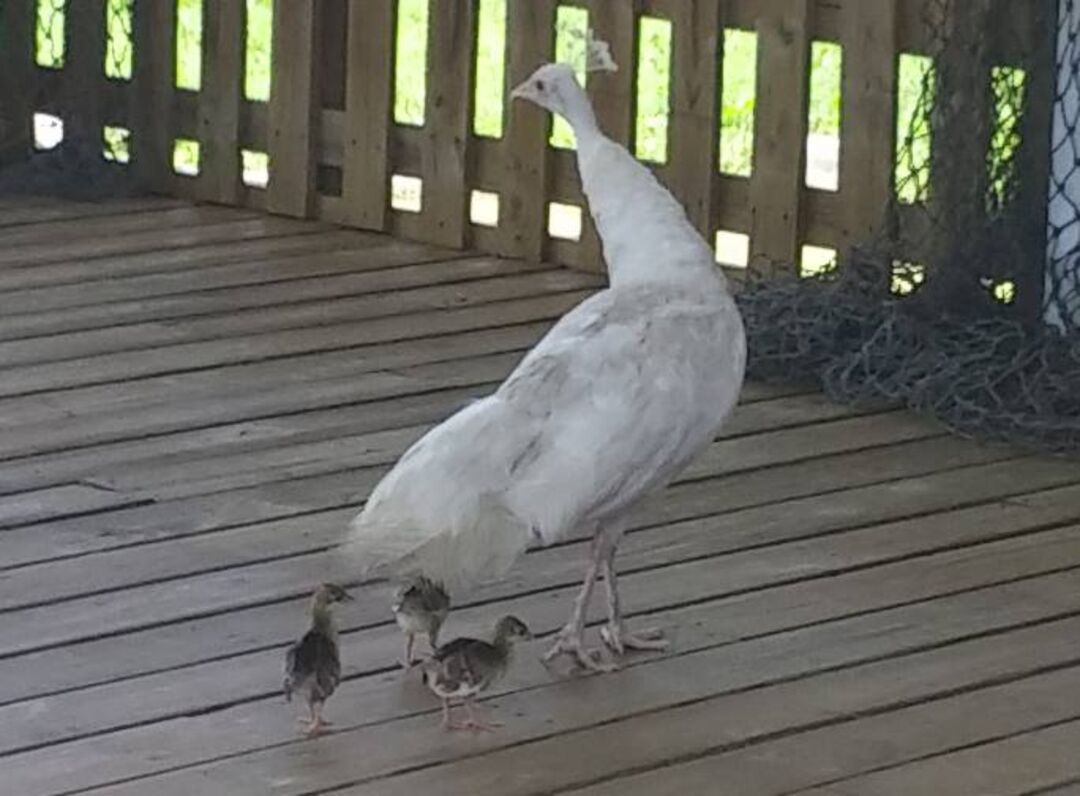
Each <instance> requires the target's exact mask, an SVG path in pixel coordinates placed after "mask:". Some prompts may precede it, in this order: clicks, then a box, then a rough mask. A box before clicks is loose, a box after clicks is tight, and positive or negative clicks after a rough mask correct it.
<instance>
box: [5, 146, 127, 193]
mask: <svg viewBox="0 0 1080 796" xmlns="http://www.w3.org/2000/svg"><path fill="white" fill-rule="evenodd" d="M13 160H14V162H12V163H10V164H7V165H4V164H3V163H2V161H0V196H55V197H58V198H61V199H71V200H73V201H82V202H88V201H95V200H100V199H109V198H120V197H125V196H134V195H137V194H139V193H142V190H141V189H140V187H139V186H138V185H137V183H136V181H135V180H134V179H133V178H132V177H131V175H130V174H129V172H128V171H127V170H126V169H124V168H123V167H121V166H118V165H117V164H115V163H111V162H109V161H107V160H105V159H104V158H103V157H102V144H101V143H100V142H99V141H97V140H95V139H91V138H89V137H87V136H79V135H68V136H65V138H64V140H63V141H61V142H60V143H59V144H57V145H56V146H55V147H53V148H52V149H47V150H43V151H36V152H33V153H32V154H30V155H29V156H28V157H23V158H21V159H13Z"/></svg>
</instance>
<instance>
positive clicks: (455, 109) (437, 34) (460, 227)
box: [420, 0, 478, 248]
mask: <svg viewBox="0 0 1080 796" xmlns="http://www.w3.org/2000/svg"><path fill="white" fill-rule="evenodd" d="M477 3H478V0H457V2H453V3H440V2H435V3H432V5H431V30H432V34H433V35H432V36H431V38H430V44H429V54H428V87H427V108H426V111H425V114H424V117H425V120H426V124H425V129H424V135H423V139H422V140H423V145H422V149H421V151H420V156H421V162H422V166H423V175H422V176H423V179H424V200H423V202H424V204H423V214H422V216H421V218H422V221H423V223H422V225H421V229H422V237H423V239H424V240H426V241H428V242H430V243H437V244H440V245H443V246H452V247H457V248H460V247H461V246H463V245H464V244H465V238H466V230H467V218H468V209H469V206H468V200H469V194H470V192H469V186H468V174H467V165H468V158H467V152H466V147H467V142H468V140H469V133H470V126H471V122H472V107H473V75H474V72H475V64H476V18H477Z"/></svg>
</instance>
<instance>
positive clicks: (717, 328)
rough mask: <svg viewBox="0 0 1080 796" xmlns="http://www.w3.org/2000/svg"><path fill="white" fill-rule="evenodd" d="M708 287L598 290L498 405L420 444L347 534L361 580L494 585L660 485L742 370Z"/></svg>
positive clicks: (717, 414)
mask: <svg viewBox="0 0 1080 796" xmlns="http://www.w3.org/2000/svg"><path fill="white" fill-rule="evenodd" d="M740 323H741V322H740V321H739V317H738V313H737V312H736V311H735V309H734V304H733V303H732V302H731V300H730V298H729V297H727V295H726V293H724V292H723V290H722V289H720V288H719V287H718V288H717V290H716V291H715V294H713V292H711V291H710V290H709V289H708V288H705V289H702V288H701V287H700V286H697V290H696V291H695V292H693V293H691V292H689V291H687V290H685V289H683V288H678V287H673V288H668V289H665V288H663V287H661V286H658V285H656V284H652V285H648V286H640V287H638V288H634V289H625V290H618V291H616V290H609V291H605V292H604V293H600V294H598V295H596V296H594V297H592V298H591V299H589V300H588V301H586V302H584V303H583V304H581V305H580V306H579V307H577V308H576V309H575V310H574V311H572V312H571V313H569V314H568V315H566V316H565V317H564V318H563V319H562V320H561V321H560V322H559V323H558V324H557V325H556V326H555V327H554V328H553V329H552V330H551V332H549V334H548V335H547V336H546V337H545V338H544V339H543V340H542V341H541V342H540V343H539V344H538V345H537V346H536V348H534V349H533V350H532V351H531V352H530V353H529V355H528V356H527V357H526V358H525V359H524V360H523V361H522V362H521V364H520V365H519V366H518V368H517V369H516V370H515V371H514V372H513V373H512V374H511V375H510V377H509V378H508V379H507V380H506V382H505V383H504V384H503V385H502V386H501V387H500V388H499V390H498V391H497V392H496V393H495V394H494V395H491V396H489V397H487V398H485V399H483V400H481V401H478V402H477V403H475V404H472V405H471V406H469V407H467V408H465V409H463V410H462V411H460V412H458V413H457V414H456V415H454V416H453V417H451V418H450V419H449V420H447V421H446V422H445V423H443V424H442V425H440V426H438V427H437V428H435V429H433V430H432V431H431V432H429V433H428V434H427V435H425V436H424V437H423V438H422V439H421V440H419V441H418V442H417V443H416V444H415V445H414V446H413V447H412V448H411V449H410V450H409V451H408V452H407V453H406V454H405V455H404V456H403V457H402V459H401V460H400V461H399V462H398V464H397V465H396V466H395V467H394V469H393V470H392V471H391V472H390V473H389V474H388V475H387V477H386V478H385V479H384V480H383V481H382V482H381V483H380V484H379V486H378V487H377V488H376V490H375V492H374V493H373V494H372V496H371V499H370V500H369V502H368V504H367V506H366V507H365V509H364V511H363V512H362V513H361V514H360V516H359V517H357V519H356V520H354V522H353V525H352V534H351V538H350V542H349V544H348V546H347V548H348V549H349V550H350V551H351V552H352V553H353V554H354V555H356V556H357V557H359V558H360V559H361V561H362V563H363V564H364V565H365V566H366V568H371V567H378V566H383V565H393V566H394V567H395V568H396V569H411V568H416V569H420V570H423V571H424V572H426V573H427V574H429V575H430V576H432V577H438V578H442V579H444V580H446V581H447V582H448V583H451V584H454V585H464V584H468V583H472V582H475V581H476V580H477V579H480V578H491V577H497V576H499V575H501V574H502V573H503V572H505V570H506V569H508V568H509V566H510V565H511V564H512V563H513V560H514V558H516V556H517V555H519V554H520V553H521V552H522V551H523V550H524V549H525V547H526V546H527V545H528V543H529V541H530V540H533V539H536V540H539V541H542V542H544V543H550V542H553V541H555V540H558V539H560V538H563V537H565V535H566V534H567V533H569V532H570V531H571V530H572V529H573V528H575V527H577V526H579V525H581V524H582V523H589V522H595V521H598V520H599V519H601V518H602V517H604V516H606V515H608V514H610V513H611V512H614V511H618V510H620V509H622V508H624V507H626V506H628V505H630V504H631V503H633V502H634V501H635V500H637V499H638V498H639V497H641V496H642V495H643V494H644V493H646V492H647V491H649V490H650V489H653V488H655V487H657V486H660V485H662V484H664V483H666V481H667V480H669V479H670V478H671V477H672V476H673V475H674V474H675V472H677V471H678V470H679V469H680V468H681V467H682V466H684V465H685V464H686V462H687V461H688V460H689V459H690V458H691V457H692V456H693V455H694V454H695V453H696V452H697V451H698V450H699V449H700V448H701V447H702V446H703V445H704V444H706V443H707V442H708V441H709V439H711V437H712V435H713V434H714V433H715V431H716V429H717V428H718V427H719V425H720V423H721V422H722V420H723V419H724V417H725V416H726V415H727V413H728V412H729V411H730V409H731V407H732V406H733V405H734V403H735V399H736V397H737V394H738V390H739V388H740V386H741V382H742V368H743V362H744V359H745V352H744V350H743V342H742V334H741V326H740Z"/></svg>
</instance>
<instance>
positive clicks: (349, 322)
mask: <svg viewBox="0 0 1080 796" xmlns="http://www.w3.org/2000/svg"><path fill="white" fill-rule="evenodd" d="M0 241H2V242H3V244H4V245H3V246H0V290H2V291H3V292H2V293H0V308H2V309H0V366H2V370H0V423H2V427H0V457H2V460H0V493H2V495H3V496H2V497H0V528H2V529H3V530H0V567H2V569H0V611H2V612H3V621H2V623H0V756H2V757H0V766H2V770H3V776H4V788H3V790H5V792H10V793H19V794H35V795H40V796H44V795H45V794H60V793H74V792H80V793H82V792H86V791H89V792H94V793H110V794H132V795H134V794H154V795H155V796H164V795H166V794H178V795H179V794H183V796H190V794H195V793H200V794H212V793H213V794H217V793H222V794H226V793H227V794H230V796H241V795H242V794H266V793H275V794H315V793H319V794H322V793H335V794H346V793H348V794H364V795H365V796H369V795H371V796H375V795H378V796H385V795H388V794H402V795H404V794H410V795H411V794H470V795H476V796H479V795H481V794H490V795H491V796H514V795H515V794H554V793H560V794H561V793H570V792H573V793H575V794H589V795H590V796H600V794H611V796H615V794H619V796H631V795H632V794H649V795H650V796H656V795H658V794H680V796H682V795H683V794H705V793H725V794H738V796H746V795H747V794H781V793H795V792H800V793H801V792H808V791H812V792H813V793H815V794H858V795H859V796H868V795H869V794H901V793H903V794H909V793H918V794H989V793H993V794H1026V793H1033V792H1035V791H1038V792H1044V791H1043V790H1040V789H1048V790H1046V792H1054V793H1061V794H1064V793H1078V792H1080V790H1078V786H1077V785H1076V784H1075V783H1076V782H1077V781H1078V780H1080V754H1077V749H1080V525H1078V524H1077V523H1078V522H1080V468H1078V467H1077V466H1076V465H1074V464H1068V463H1062V462H1056V461H1048V460H1041V459H1033V458H1026V457H1020V456H1017V455H1016V454H1015V453H1012V452H1010V451H1009V450H1007V449H1002V448H985V447H979V446H977V445H974V444H971V443H968V442H965V441H961V440H957V439H954V438H950V437H948V436H946V435H944V434H943V433H942V432H941V431H940V430H939V429H938V428H936V427H934V426H933V425H930V424H928V423H926V422H924V421H922V420H919V419H915V418H913V417H911V416H909V415H907V414H905V413H902V412H879V413H870V414H868V413H860V412H856V411H852V410H850V409H847V408H844V407H840V406H836V405H833V404H830V403H828V402H827V401H825V400H824V399H823V398H822V397H821V396H819V395H816V394H807V393H805V392H803V391H800V390H798V389H783V388H775V387H765V386H761V385H749V386H748V387H747V389H746V393H745V399H744V405H743V406H742V407H741V408H740V410H739V412H738V414H737V416H736V417H735V419H734V421H733V422H732V423H730V424H729V426H728V428H727V429H725V434H724V437H723V438H722V439H720V440H718V441H717V442H716V443H715V444H714V445H713V446H712V447H711V448H710V449H709V451H708V452H707V454H706V455H705V456H703V457H702V458H701V459H700V460H699V461H698V462H696V463H695V464H694V465H693V466H692V467H691V468H690V469H689V470H688V471H687V472H686V473H685V474H684V476H683V477H682V479H681V480H680V481H679V482H678V483H677V484H676V485H675V486H673V487H672V488H671V489H669V490H668V491H667V492H666V493H664V494H663V495H662V496H660V497H659V498H658V499H655V500H652V501H650V502H649V503H648V505H646V506H644V507H642V509H641V510H640V511H639V512H638V514H637V517H636V521H635V524H634V526H633V529H632V531H631V533H630V534H629V535H628V536H627V538H626V541H625V542H624V544H623V547H622V550H621V554H620V558H619V565H620V569H621V571H622V572H623V573H625V577H624V580H623V583H624V587H623V588H624V592H625V600H626V603H627V608H628V610H629V611H630V612H631V613H632V615H633V617H634V619H633V622H634V623H635V624H642V623H648V624H659V625H661V626H663V627H665V628H668V629H669V630H670V632H671V634H672V636H673V638H674V645H673V649H672V650H671V652H670V653H667V654H664V655H649V656H640V657H635V658H633V659H632V660H631V661H630V665H628V666H627V667H626V668H625V669H624V670H623V671H621V672H619V673H617V674H614V675H610V676H606V677H567V676H565V674H564V673H563V672H561V671H559V672H552V671H548V670H546V669H545V668H544V667H542V666H541V665H540V664H539V663H538V661H537V656H538V654H539V652H540V651H541V649H542V645H543V644H544V643H545V641H546V640H545V639H541V640H539V641H537V642H536V643H535V644H532V645H529V646H528V647H527V648H525V649H524V650H522V651H521V653H520V654H519V657H518V659H517V661H516V664H515V666H514V667H513V669H512V671H511V673H510V675H509V676H508V677H507V679H506V680H505V681H504V683H503V686H502V688H501V689H500V690H499V691H498V692H497V693H496V694H494V695H493V697H492V699H491V700H489V705H490V706H491V707H492V709H494V710H496V711H497V713H498V715H499V717H500V718H501V719H502V720H504V721H505V722H506V725H507V726H506V727H505V728H504V729H503V730H502V731H500V732H498V733H496V734H494V735H491V736H484V737H478V738H471V737H448V736H446V735H444V734H443V733H441V732H440V731H439V730H438V729H437V720H438V719H437V708H438V706H437V704H436V703H435V702H434V701H433V699H432V698H431V697H430V696H429V695H428V694H427V693H426V692H425V691H424V690H423V689H422V688H421V686H420V685H419V683H418V681H417V680H416V678H404V677H403V676H402V675H401V674H400V673H399V672H398V671H397V670H396V669H395V662H396V659H397V656H398V655H399V653H400V642H401V639H400V636H399V634H398V632H397V630H396V628H395V627H394V626H393V625H392V624H391V622H390V621H388V619H389V617H388V611H387V595H386V592H385V590H384V589H382V588H370V589H367V590H358V591H359V593H358V595H357V596H358V597H359V599H358V601H357V602H356V603H355V604H354V605H353V607H351V608H350V609H349V610H347V611H346V612H344V613H343V614H342V624H343V631H344V632H343V635H342V641H343V654H344V658H345V663H346V675H347V680H346V682H344V683H343V684H342V687H341V689H340V691H339V693H338V694H337V695H336V696H335V697H334V699H333V700H331V702H330V703H329V705H328V708H327V715H328V717H329V718H331V719H332V720H335V721H336V722H337V728H336V729H337V732H336V733H335V734H333V735H330V736H327V737H325V738H322V739H320V740H318V741H315V742H311V741H305V740H301V739H299V738H298V737H297V735H296V727H295V725H294V722H293V713H294V710H295V706H293V707H289V706H286V705H284V704H283V702H282V699H281V697H280V694H279V683H280V677H281V676H280V670H281V660H282V650H283V645H285V644H286V643H287V642H288V641H289V640H291V638H293V637H294V636H295V635H296V634H297V633H298V632H300V631H301V630H302V628H303V624H304V621H305V619H304V604H305V600H306V595H307V593H308V592H309V590H310V589H311V587H312V586H313V584H314V583H315V582H317V581H318V580H319V579H321V578H322V577H324V576H325V575H326V573H327V572H329V571H332V570H333V561H334V557H333V555H332V553H331V551H330V548H331V547H332V545H334V544H335V542H336V540H337V539H338V538H339V536H340V534H341V532H342V529H343V526H344V523H345V521H346V519H347V518H348V517H350V516H351V515H352V513H353V512H354V511H355V510H356V506H357V505H358V503H359V502H360V501H361V500H362V499H363V497H364V495H365V494H366V493H367V491H368V490H369V489H370V488H371V487H372V485H373V484H374V483H375V482H376V480H377V478H378V477H379V475H380V474H381V473H382V472H384V471H385V469H386V467H387V466H388V465H390V464H391V463H392V462H393V461H394V459H395V458H396V457H397V456H398V455H399V454H400V453H401V452H402V450H403V449H404V448H405V446H407V445H408V444H409V443H410V442H411V441H412V440H414V439H416V438H417V436H418V435H420V434H421V433H422V432H423V431H424V430H425V429H426V428H427V427H429V426H430V424H432V423H434V422H436V421H438V420H439V419H441V418H443V417H446V416H447V415H448V414H449V413H451V412H452V411H453V410H455V409H456V408H457V407H459V406H461V405H462V404H463V403H464V402H465V401H467V400H468V399H470V398H472V397H474V396H477V395H482V394H484V393H486V392H488V391H490V390H491V389H492V387H493V386H494V385H495V384H496V383H498V382H499V380H500V379H501V378H502V377H503V376H505V375H506V373H507V372H508V371H509V370H510V368H511V367H512V366H513V364H514V363H515V362H516V361H517V359H518V358H519V357H520V356H521V354H522V352H523V351H525V350H526V349H527V348H528V347H529V346H530V345H531V344H532V343H533V342H535V341H536V340H537V339H538V338H539V337H540V335H541V334H542V333H543V332H544V330H545V329H546V328H547V327H548V325H549V324H550V323H551V322H552V321H553V320H554V319H555V318H557V317H558V316H559V315H560V314H562V313H563V312H565V311H566V310H567V309H569V308H570V307H571V306H573V305H574V304H575V303H577V302H578V301H580V300H581V299H582V298H583V297H584V296H586V295H587V294H588V293H589V292H590V291H592V290H594V289H595V288H596V286H597V284H598V283H597V280H596V279H595V278H594V277H591V276H588V275H583V274H577V273H573V272H569V271H565V270H559V269H553V268H545V267H538V266H528V265H525V264H522V263H518V262H513V261H500V260H495V259H492V258H489V257H469V256H466V255H463V254H460V253H452V252H446V251H439V250H436V249H433V248H431V247H429V246H422V245H416V244H411V243H405V242H401V241H397V240H393V239H389V238H386V237H382V236H377V235H368V234H362V233H358V232H351V231H342V230H337V229H333V228H330V227H327V226H326V225H321V224H317V223H308V222H297V221H291V220H285V219H280V218H270V217H265V216H259V215H256V214H253V213H249V212H245V211H239V210H233V209H223V208H207V207H200V208H195V207H192V206H189V205H186V204H183V203H180V202H175V201H171V200H132V201H125V202H119V203H110V204H103V205H91V206H86V205H75V204H71V203H59V202H53V201H40V202H37V201H35V202H21V203H18V204H16V203H11V202H7V203H0ZM584 559H585V552H584V544H583V543H582V542H574V543H570V544H567V545H565V546H561V547H558V548H555V549H549V550H543V551H537V552H534V553H531V554H530V555H529V556H527V557H526V560H525V561H524V562H523V563H522V564H521V565H520V566H519V567H518V568H517V569H516V570H515V571H514V572H513V574H512V575H511V576H510V577H509V578H508V579H507V580H505V581H504V582H500V583H494V584H491V585H489V586H487V587H485V588H483V589H480V590H479V591H477V592H476V593H475V594H473V595H471V596H470V602H469V603H468V604H465V605H461V606H460V607H459V608H458V610H457V612H456V613H455V614H454V615H453V616H452V617H451V620H450V622H449V624H448V627H447V634H448V635H456V634H458V633H460V632H475V633H479V632H486V628H487V627H488V626H489V625H490V623H491V621H492V619H493V618H494V617H496V616H498V615H501V614H503V613H505V612H508V611H513V612H514V613H517V614H519V615H520V616H522V617H523V618H525V619H526V620H527V621H528V622H529V624H530V625H531V626H532V627H533V628H534V629H535V630H537V631H538V632H539V633H542V634H549V633H551V632H553V631H554V630H555V629H556V628H557V627H558V626H559V625H560V623H561V621H562V620H563V619H564V614H565V612H566V611H567V610H568V606H569V600H570V598H571V596H572V594H573V593H574V592H575V590H576V586H577V581H578V579H579V577H580V575H581V571H582V569H583V567H584ZM597 607H599V606H597ZM1070 783H1071V784H1070Z"/></svg>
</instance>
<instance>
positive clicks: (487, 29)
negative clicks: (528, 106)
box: [473, 0, 506, 138]
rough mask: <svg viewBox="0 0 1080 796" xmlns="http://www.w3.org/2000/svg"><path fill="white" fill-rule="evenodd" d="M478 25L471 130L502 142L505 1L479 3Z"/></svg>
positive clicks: (484, 0) (504, 82) (485, 0)
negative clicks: (474, 96)
mask: <svg viewBox="0 0 1080 796" xmlns="http://www.w3.org/2000/svg"><path fill="white" fill-rule="evenodd" d="M477 25H478V27H479V34H478V40H477V46H476V107H475V109H474V111H473V130H474V131H475V132H476V134H477V135H482V136H485V137H487V138H501V137H502V134H503V93H504V92H505V91H506V76H505V73H506V47H505V44H506V0H480V10H479V20H478V22H477Z"/></svg>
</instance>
